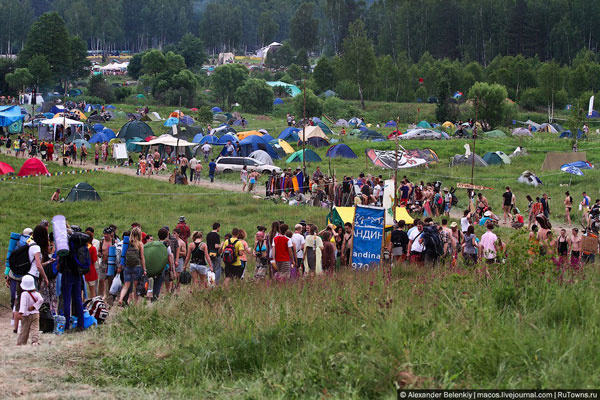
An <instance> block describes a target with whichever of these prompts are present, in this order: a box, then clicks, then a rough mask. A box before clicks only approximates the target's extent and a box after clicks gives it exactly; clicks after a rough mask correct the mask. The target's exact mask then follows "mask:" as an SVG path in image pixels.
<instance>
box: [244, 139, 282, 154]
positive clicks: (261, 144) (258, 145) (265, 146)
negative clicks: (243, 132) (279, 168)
mask: <svg viewBox="0 0 600 400" xmlns="http://www.w3.org/2000/svg"><path fill="white" fill-rule="evenodd" d="M239 145H240V148H241V149H242V154H241V155H242V156H243V157H248V156H249V155H250V154H252V153H253V152H254V151H256V150H263V151H265V152H266V153H267V154H268V155H269V156H270V157H271V158H272V159H279V154H277V152H276V151H275V150H273V148H272V147H271V145H270V144H269V143H268V142H267V141H265V139H263V138H262V137H260V136H257V135H250V136H248V137H247V138H245V139H244V140H242V141H240V143H239Z"/></svg>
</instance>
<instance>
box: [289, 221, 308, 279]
mask: <svg viewBox="0 0 600 400" xmlns="http://www.w3.org/2000/svg"><path fill="white" fill-rule="evenodd" d="M304 243H305V239H304V235H302V225H301V224H296V226H295V227H294V234H293V235H292V244H293V245H294V248H295V249H296V261H297V264H296V265H298V266H300V265H302V260H303V259H304ZM303 272H304V271H303Z"/></svg>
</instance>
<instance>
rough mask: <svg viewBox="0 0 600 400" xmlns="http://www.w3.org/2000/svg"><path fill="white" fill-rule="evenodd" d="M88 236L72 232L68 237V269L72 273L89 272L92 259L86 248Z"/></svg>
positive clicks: (82, 273) (81, 273)
mask: <svg viewBox="0 0 600 400" xmlns="http://www.w3.org/2000/svg"><path fill="white" fill-rule="evenodd" d="M88 238H89V236H88V235H86V234H85V233H81V232H74V233H73V234H72V235H71V237H70V238H69V256H68V257H69V261H70V264H71V265H70V271H71V272H72V273H74V274H79V275H85V274H87V273H88V272H90V265H91V264H92V259H91V257H90V250H89V249H88V246H87V243H88Z"/></svg>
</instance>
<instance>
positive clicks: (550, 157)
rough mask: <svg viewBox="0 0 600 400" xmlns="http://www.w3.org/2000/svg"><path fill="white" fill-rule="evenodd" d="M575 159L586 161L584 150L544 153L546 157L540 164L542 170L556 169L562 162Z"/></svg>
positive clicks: (567, 162) (558, 168)
mask: <svg viewBox="0 0 600 400" xmlns="http://www.w3.org/2000/svg"><path fill="white" fill-rule="evenodd" d="M575 161H587V154H586V152H585V151H580V152H572V151H571V152H565V153H546V159H545V160H544V163H543V164H542V171H558V170H560V167H561V166H562V165H563V164H569V163H572V162H575Z"/></svg>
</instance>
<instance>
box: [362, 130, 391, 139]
mask: <svg viewBox="0 0 600 400" xmlns="http://www.w3.org/2000/svg"><path fill="white" fill-rule="evenodd" d="M360 138H361V139H364V140H385V138H384V137H383V136H382V135H381V133H379V132H376V131H373V130H369V131H365V132H362V133H361V134H360Z"/></svg>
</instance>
